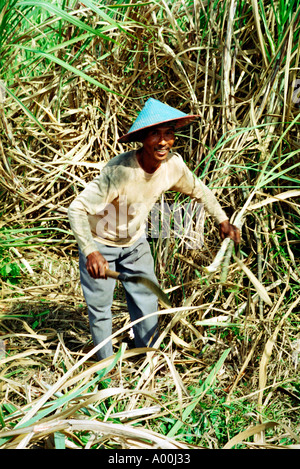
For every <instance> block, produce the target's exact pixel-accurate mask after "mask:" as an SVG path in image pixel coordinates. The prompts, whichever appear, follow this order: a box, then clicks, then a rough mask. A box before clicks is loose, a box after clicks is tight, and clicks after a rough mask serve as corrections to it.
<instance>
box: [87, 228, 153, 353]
mask: <svg viewBox="0 0 300 469" xmlns="http://www.w3.org/2000/svg"><path fill="white" fill-rule="evenodd" d="M97 247H98V250H99V251H100V252H101V254H102V255H103V256H104V257H105V259H106V260H107V261H108V263H109V268H110V269H112V270H117V271H118V272H122V273H126V274H138V275H143V276H145V277H148V278H150V279H151V280H153V281H154V282H156V283H157V279H156V277H155V274H154V262H153V257H152V255H151V251H150V246H149V244H148V241H147V240H146V238H144V237H142V238H140V239H139V240H138V241H137V242H136V243H135V244H134V245H133V246H130V247H112V246H106V245H104V244H101V243H97ZM79 269H80V281H81V287H82V291H83V295H84V298H85V301H86V304H87V307H88V315H89V324H90V331H91V335H92V339H93V342H94V345H98V344H99V343H100V342H102V341H103V340H104V339H106V338H108V337H109V336H110V335H111V333H112V313H111V306H112V301H113V294H114V289H115V283H116V281H115V280H114V279H111V278H107V279H94V278H92V277H91V276H90V275H89V273H88V271H87V269H86V257H85V255H84V254H83V253H82V252H81V251H80V250H79ZM123 286H124V289H125V293H126V300H127V306H128V312H129V314H130V318H131V321H134V320H136V319H139V318H141V317H145V319H144V320H143V321H140V322H139V323H138V324H136V325H135V326H134V327H133V332H134V340H135V346H136V347H147V346H150V345H151V344H153V343H154V342H155V340H156V339H157V336H158V318H157V315H152V316H151V317H150V318H147V315H149V314H151V313H154V312H156V311H157V310H158V302H157V298H156V296H155V295H154V294H153V293H152V292H151V291H150V290H149V289H147V288H146V287H145V286H144V285H141V284H138V283H133V282H124V283H123ZM112 354H113V349H112V343H111V341H110V342H108V343H107V344H106V345H104V346H103V347H101V348H100V350H98V352H97V354H96V355H97V358H98V360H103V359H104V358H107V357H109V356H111V355H112Z"/></svg>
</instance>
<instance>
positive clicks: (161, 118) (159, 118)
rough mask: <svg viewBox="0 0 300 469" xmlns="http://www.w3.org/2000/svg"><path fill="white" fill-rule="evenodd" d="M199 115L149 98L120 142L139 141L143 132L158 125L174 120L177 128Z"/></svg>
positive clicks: (173, 122)
mask: <svg viewBox="0 0 300 469" xmlns="http://www.w3.org/2000/svg"><path fill="white" fill-rule="evenodd" d="M197 117H199V116H194V115H188V114H185V113H184V112H181V111H178V109H175V108H173V107H171V106H168V105H167V104H164V103H161V102H160V101H158V100H157V99H153V98H149V99H148V101H146V103H145V106H144V107H143V109H142V110H141V112H140V113H139V115H138V116H137V118H136V120H135V121H134V123H133V124H132V126H131V127H130V129H129V132H128V133H127V134H125V135H123V136H122V137H120V138H119V140H118V141H119V142H120V143H126V142H138V141H139V139H140V137H141V132H142V131H143V130H146V129H148V128H149V127H153V126H156V125H162V124H167V123H168V122H170V123H171V122H172V124H173V125H174V126H175V128H176V129H179V128H181V127H184V126H185V125H188V124H190V123H191V122H192V121H193V120H195V119H196V118H197Z"/></svg>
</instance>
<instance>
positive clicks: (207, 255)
mask: <svg viewBox="0 0 300 469" xmlns="http://www.w3.org/2000/svg"><path fill="white" fill-rule="evenodd" d="M107 5H109V2H107ZM274 5H275V7H274V8H275V9H272V8H271V7H270V6H269V5H265V11H264V12H263V11H262V10H261V4H259V5H258V4H257V2H256V1H252V2H251V3H250V2H247V1H245V2H233V1H232V2H218V5H217V7H216V8H214V7H213V4H210V5H209V4H206V3H203V2H200V3H199V2H184V4H183V3H182V2H174V3H172V5H171V6H169V7H168V6H167V4H166V3H165V2H150V4H147V5H144V6H140V5H135V6H134V7H133V6H131V7H128V8H125V7H124V8H120V9H119V10H114V11H115V13H114V16H112V13H111V11H112V10H109V9H107V13H109V14H110V15H111V18H112V17H113V20H114V22H115V23H113V24H111V25H110V26H109V27H107V29H106V34H107V35H108V37H109V38H110V39H111V41H104V40H102V39H101V38H100V37H99V36H91V40H90V41H89V42H88V44H87V43H86V42H85V40H86V38H85V39H84V38H81V36H80V34H79V32H81V33H82V34H83V30H82V31H79V30H78V29H76V25H74V24H73V23H67V22H66V23H64V24H63V26H62V29H60V34H61V36H60V39H61V41H60V44H62V46H61V47H57V49H55V47H54V45H56V44H57V42H54V39H53V45H52V47H53V49H51V47H50V46H51V44H50V46H49V49H47V51H48V52H47V53H48V54H50V53H51V54H52V55H53V56H54V57H56V58H59V59H60V60H62V61H64V62H65V63H67V64H71V65H72V67H74V68H75V69H76V70H77V71H79V72H82V73H85V74H86V75H88V77H90V78H92V79H93V80H97V82H98V83H101V84H102V85H103V86H106V87H108V88H109V89H111V90H112V91H113V92H112V93H108V92H106V91H105V90H104V89H103V87H102V88H99V87H97V86H96V84H95V83H94V82H92V81H91V80H90V81H87V79H86V77H85V76H83V75H78V74H76V73H75V72H74V70H72V69H70V67H69V68H68V69H67V68H65V67H63V66H61V65H60V64H59V63H58V62H57V61H56V62H55V61H51V60H48V59H47V57H45V56H42V55H38V54H37V53H36V52H34V45H32V44H34V41H36V43H37V44H38V45H39V47H38V46H37V47H36V49H38V48H39V50H41V48H42V46H43V42H42V39H41V38H42V34H41V31H42V33H45V34H46V33H47V32H49V30H48V22H49V21H50V23H51V21H52V23H51V24H53V28H52V31H58V27H57V25H56V23H55V21H54V17H50V19H48V20H47V21H46V20H44V23H42V24H40V27H39V29H35V28H32V30H31V35H30V36H29V35H28V37H25V36H23V35H22V34H21V32H20V33H18V34H19V40H18V41H16V42H15V43H18V44H19V45H22V46H23V47H24V48H25V49H26V53H25V49H18V48H16V47H14V48H12V49H11V55H10V66H11V73H13V77H11V76H10V75H7V76H8V79H7V89H6V93H5V98H6V99H5V100H4V99H2V103H0V116H1V124H2V131H1V134H0V138H1V140H0V157H1V160H2V166H1V167H0V177H1V200H0V204H1V213H2V219H1V232H0V236H1V249H2V256H3V259H5V263H6V264H7V265H9V262H11V265H13V264H16V265H18V266H19V267H18V268H19V269H20V270H19V271H18V275H19V276H20V278H19V281H18V282H16V278H15V277H14V276H13V275H8V274H7V275H2V280H1V285H2V298H1V301H0V304H1V308H2V310H3V311H2V320H1V335H2V337H1V339H2V341H4V345H5V352H6V353H5V354H3V357H2V360H1V370H0V373H1V384H0V386H1V389H0V391H1V409H2V410H1V414H0V418H1V423H2V426H3V429H2V431H1V433H0V438H1V440H0V442H1V443H2V445H3V447H7V448H16V447H18V448H23V447H35V446H39V447H47V448H52V447H59V446H60V445H63V446H65V447H70V448H73V447H75V446H76V447H80V448H90V447H105V448H156V447H159V448H171V447H173V448H174V447H176V448H181V447H185V448H190V447H197V448H201V447H206V448H223V447H230V446H233V445H237V444H239V443H241V442H243V446H242V447H246V448H248V447H250V448H253V447H260V448H275V447H276V448H280V447H287V446H288V447H297V445H298V447H299V430H300V428H299V396H300V394H299V393H300V388H299V378H298V375H299V363H298V357H299V353H300V351H299V341H300V336H299V320H300V318H299V278H300V273H299V247H298V246H299V232H300V231H299V215H300V211H299V185H297V184H298V183H299V181H298V172H299V171H298V168H299V157H298V154H299V142H300V136H299V117H298V113H299V106H298V105H297V103H295V102H294V101H293V88H292V86H291V84H292V83H293V80H294V79H295V78H296V77H297V73H298V71H299V47H298V43H299V20H298V15H299V7H298V5H297V3H296V2H295V3H293V5H291V6H290V15H288V14H287V12H286V16H284V15H283V13H284V12H282V11H281V10H280V8H281V7H280V5H281V4H280V2H274ZM227 13H228V14H227ZM276 15H277V16H276ZM280 15H281V16H280ZM72 16H73V18H77V19H84V21H85V22H86V23H88V24H89V25H90V26H92V27H95V26H97V27H98V28H100V27H103V26H108V23H107V21H106V20H105V19H104V18H103V17H99V16H97V15H96V14H94V13H93V12H92V11H91V9H90V8H84V7H82V6H80V7H78V9H77V10H76V9H75V10H74V11H73V13H72ZM279 16H280V17H281V18H282V21H281V23H278V21H277V18H278V17H279ZM118 22H119V23H118ZM120 24H121V25H122V28H123V29H120V28H119V27H118V25H119V26H120ZM51 27H52V26H51ZM53 34H54V32H53ZM76 36H78V40H77V42H76V41H75V39H74V38H76ZM70 39H74V43H72V44H71V45H70V44H67V45H65V44H66V43H67V41H69V40H70ZM112 39H113V40H114V41H116V42H112ZM43 47H44V46H43ZM29 49H30V50H29ZM49 51H50V52H49ZM99 55H100V58H99ZM22 60H23V61H25V60H26V61H27V62H26V63H27V65H28V66H27V67H25V68H23V67H22ZM47 60H48V61H47ZM6 71H7V70H6ZM149 96H153V97H155V98H158V99H161V100H166V101H167V102H168V103H169V104H170V105H173V106H175V107H178V108H180V109H181V110H182V111H185V112H197V113H199V114H200V116H201V117H200V119H199V123H197V124H194V125H193V126H192V127H191V131H190V132H189V131H186V132H185V135H179V136H178V140H177V147H178V150H179V151H180V152H181V153H182V154H183V155H184V157H185V158H186V161H187V164H188V165H189V166H190V167H191V169H193V170H195V172H196V174H197V175H198V176H199V177H202V178H203V180H204V181H205V182H206V183H208V184H209V185H210V186H211V187H212V188H213V189H214V191H215V193H216V195H217V196H218V197H219V200H220V201H221V203H222V206H223V207H224V208H225V209H226V210H227V211H228V213H229V215H230V216H231V217H232V219H234V220H235V221H236V222H238V223H239V224H240V225H241V226H242V233H243V243H242V245H241V252H240V253H235V252H234V251H233V246H232V245H231V244H230V243H229V245H227V244H226V243H223V245H222V248H224V253H225V257H223V256H222V257H221V259H220V263H217V266H216V265H215V263H214V260H215V259H216V256H217V258H218V253H221V252H222V251H220V242H219V238H218V234H217V229H216V227H215V226H214V224H213V223H212V221H211V220H206V224H205V244H204V246H203V249H202V250H201V251H196V250H195V251H192V250H188V251H187V250H186V249H185V248H184V244H183V243H182V240H178V239H175V238H169V239H167V240H164V239H158V240H154V241H153V243H152V248H153V253H154V256H155V260H156V269H157V274H158V276H159V278H160V279H161V284H162V286H163V287H164V288H165V289H166V290H167V291H168V292H169V295H170V297H171V299H172V304H173V305H174V309H173V310H170V311H163V310H162V311H161V314H160V321H161V331H162V332H161V336H160V339H159V343H158V344H157V350H156V351H153V352H151V353H148V355H147V357H144V356H141V355H140V351H135V350H131V349H129V348H128V347H125V344H126V343H129V344H130V339H129V337H128V331H129V329H130V323H129V320H128V315H127V310H126V305H125V302H124V297H123V293H122V291H118V292H117V296H116V299H115V302H114V305H113V308H114V315H115V316H114V317H115V319H114V328H115V329H114V331H115V332H114V343H115V350H116V356H115V357H113V359H112V363H111V366H110V363H109V361H106V362H104V363H100V364H96V362H94V361H93V353H94V351H93V350H89V348H88V347H89V346H90V345H91V344H90V335H89V330H88V320H87V315H86V308H85V306H84V302H83V298H82V294H81V290H80V285H79V275H78V267H77V252H76V245H75V243H74V240H73V236H72V234H71V233H70V231H69V226H68V223H67V219H66V210H67V207H68V205H69V204H70V202H71V200H73V198H74V196H76V194H77V193H78V192H79V191H80V190H81V189H82V188H83V187H84V186H85V184H86V182H88V181H89V180H90V179H92V178H93V177H94V176H95V175H96V174H97V173H98V171H99V170H101V168H102V167H103V165H104V164H105V162H106V161H108V160H109V159H110V158H111V157H112V156H114V155H116V154H118V153H119V152H120V151H123V150H125V149H126V148H127V147H126V146H121V145H118V144H117V143H116V141H117V138H118V136H119V135H120V134H122V133H123V132H124V131H126V130H127V128H128V126H129V125H130V123H131V122H132V120H133V119H134V118H135V116H136V114H137V112H138V111H139V110H140V108H141V107H142V105H143V103H144V101H145V99H146V98H147V97H149ZM165 197H166V198H165V200H167V201H173V200H174V194H166V196H165ZM176 197H177V196H176ZM179 200H184V199H183V197H182V198H179ZM18 230H19V231H18ZM222 248H221V249H222ZM224 253H223V254H224ZM122 343H123V346H122V345H121V344H122ZM110 368H111V369H110ZM97 371H98V374H97ZM109 380H111V381H109ZM133 424H135V425H133ZM61 435H64V438H63V439H60V437H61ZM6 438H7V439H6Z"/></svg>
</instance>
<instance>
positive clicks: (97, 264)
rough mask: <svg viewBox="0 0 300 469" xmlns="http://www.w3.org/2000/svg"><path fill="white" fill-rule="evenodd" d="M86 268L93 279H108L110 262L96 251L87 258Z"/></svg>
mask: <svg viewBox="0 0 300 469" xmlns="http://www.w3.org/2000/svg"><path fill="white" fill-rule="evenodd" d="M86 268H87V271H88V273H89V274H90V276H91V277H93V278H106V273H105V272H106V269H108V262H107V260H106V259H105V257H103V256H102V254H101V253H100V252H99V251H94V252H91V254H89V255H88V256H87V261H86Z"/></svg>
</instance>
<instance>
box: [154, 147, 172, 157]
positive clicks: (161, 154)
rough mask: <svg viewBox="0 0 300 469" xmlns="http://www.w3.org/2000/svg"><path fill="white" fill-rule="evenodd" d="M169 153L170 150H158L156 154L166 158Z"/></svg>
mask: <svg viewBox="0 0 300 469" xmlns="http://www.w3.org/2000/svg"><path fill="white" fill-rule="evenodd" d="M169 151H170V148H158V149H157V150H156V153H157V154H158V155H159V156H165V155H166V154H167V153H168V152H169Z"/></svg>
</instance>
